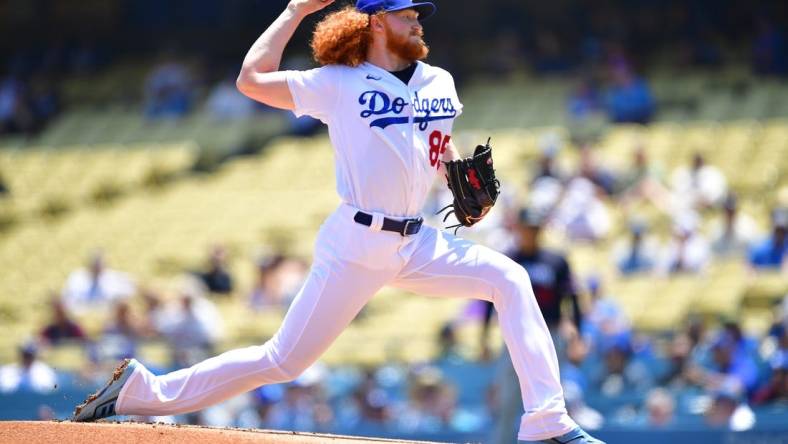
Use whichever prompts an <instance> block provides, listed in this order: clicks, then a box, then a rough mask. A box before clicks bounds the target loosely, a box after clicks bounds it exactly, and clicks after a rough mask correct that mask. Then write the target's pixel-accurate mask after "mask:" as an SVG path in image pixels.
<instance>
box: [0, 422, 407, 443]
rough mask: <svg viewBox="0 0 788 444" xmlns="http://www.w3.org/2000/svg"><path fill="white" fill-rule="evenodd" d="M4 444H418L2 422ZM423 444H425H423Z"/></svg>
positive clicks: (178, 428) (260, 432) (268, 433)
mask: <svg viewBox="0 0 788 444" xmlns="http://www.w3.org/2000/svg"><path fill="white" fill-rule="evenodd" d="M0 436H1V437H2V440H1V441H2V442H3V443H4V444H5V443H14V444H17V443H18V444H30V443H58V444H77V443H78V444H85V443H96V444H98V443H103V442H111V443H113V444H122V443H141V442H144V443H176V444H178V443H190V444H192V443H193V444H203V443H204V444H224V443H255V444H269V443H285V444H318V443H330V444H364V443H375V444H380V443H415V441H391V440H387V439H375V438H354V437H349V436H333V435H318V434H313V433H295V432H273V431H267V430H239V429H217V428H209V427H196V426H178V425H165V424H139V423H129V422H122V423H118V422H103V423H102V422H99V423H75V422H27V421H19V422H15V421H10V422H0ZM422 444H423V443H422Z"/></svg>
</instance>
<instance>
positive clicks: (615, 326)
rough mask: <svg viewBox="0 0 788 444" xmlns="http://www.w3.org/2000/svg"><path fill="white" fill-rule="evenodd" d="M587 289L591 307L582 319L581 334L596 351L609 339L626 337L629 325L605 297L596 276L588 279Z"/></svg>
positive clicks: (617, 306)
mask: <svg viewBox="0 0 788 444" xmlns="http://www.w3.org/2000/svg"><path fill="white" fill-rule="evenodd" d="M587 287H588V292H589V294H590V296H591V307H590V310H589V312H588V315H587V316H585V317H584V318H583V325H582V332H583V337H584V338H586V340H587V341H588V343H589V345H590V346H591V348H592V349H594V350H598V348H599V347H600V346H601V345H602V344H605V343H606V341H608V340H610V339H611V338H615V337H618V336H620V335H628V334H629V333H630V331H631V325H630V322H629V319H627V316H626V313H624V310H622V309H621V307H620V306H619V305H618V303H617V302H616V301H615V300H614V299H612V298H609V297H605V296H606V295H605V293H604V291H603V287H602V282H601V279H600V278H599V277H598V276H592V277H590V278H588V280H587Z"/></svg>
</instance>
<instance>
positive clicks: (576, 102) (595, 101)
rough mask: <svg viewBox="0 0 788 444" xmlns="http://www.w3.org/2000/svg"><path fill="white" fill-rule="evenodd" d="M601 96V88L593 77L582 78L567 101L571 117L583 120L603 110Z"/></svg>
mask: <svg viewBox="0 0 788 444" xmlns="http://www.w3.org/2000/svg"><path fill="white" fill-rule="evenodd" d="M601 96H602V95H601V93H600V91H599V88H597V86H596V85H595V84H594V81H593V80H592V79H590V78H582V79H580V81H579V82H578V83H577V86H576V87H575V89H574V90H573V91H572V93H571V94H570V95H569V100H568V101H567V105H566V107H567V111H568V113H569V117H570V118H571V119H572V120H577V121H582V120H585V119H588V118H589V117H591V116H593V115H594V114H596V113H598V112H600V111H603V109H604V108H603V104H602V97H601Z"/></svg>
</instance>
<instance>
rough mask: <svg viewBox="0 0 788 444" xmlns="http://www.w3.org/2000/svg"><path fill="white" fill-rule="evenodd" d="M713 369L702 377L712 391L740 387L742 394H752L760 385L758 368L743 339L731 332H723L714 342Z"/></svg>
mask: <svg viewBox="0 0 788 444" xmlns="http://www.w3.org/2000/svg"><path fill="white" fill-rule="evenodd" d="M710 364H711V368H709V369H707V371H706V373H705V375H703V377H702V380H701V382H702V384H703V385H704V386H705V387H706V388H707V389H710V390H719V389H720V388H721V387H727V388H732V387H738V389H737V390H739V391H740V393H743V394H746V393H751V392H752V391H753V390H754V389H755V388H756V387H757V385H758V382H759V381H758V376H759V375H758V366H757V364H756V362H755V360H754V359H753V356H752V353H751V350H749V349H748V347H747V345H746V344H745V341H744V340H743V339H738V340H737V338H736V337H735V335H734V334H732V333H731V331H729V330H723V331H721V332H720V333H719V334H718V335H717V337H716V338H715V339H714V341H713V342H712V346H711V363H710Z"/></svg>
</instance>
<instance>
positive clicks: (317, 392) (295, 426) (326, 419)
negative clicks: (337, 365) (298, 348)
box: [268, 363, 334, 432]
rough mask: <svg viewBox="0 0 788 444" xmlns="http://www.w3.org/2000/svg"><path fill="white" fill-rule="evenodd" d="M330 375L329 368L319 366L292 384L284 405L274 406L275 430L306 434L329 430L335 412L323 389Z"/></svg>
mask: <svg viewBox="0 0 788 444" xmlns="http://www.w3.org/2000/svg"><path fill="white" fill-rule="evenodd" d="M326 376H327V370H326V368H325V367H324V366H323V365H322V364H320V363H318V364H315V365H313V366H312V367H310V368H308V369H307V370H306V371H305V372H304V373H302V374H301V376H299V377H298V378H297V379H296V380H295V381H293V382H292V383H290V384H288V385H287V386H286V388H285V392H284V397H283V398H282V400H281V402H279V403H277V404H276V405H273V406H272V407H271V411H270V412H269V413H268V419H269V424H270V425H271V427H272V428H274V429H278V430H293V431H302V432H307V431H308V432H321V431H323V432H325V431H328V430H329V427H330V425H331V422H332V421H333V419H334V412H333V409H332V408H331V406H330V405H329V404H328V403H327V402H326V398H325V393H324V391H323V387H322V384H323V383H324V381H325V378H326Z"/></svg>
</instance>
